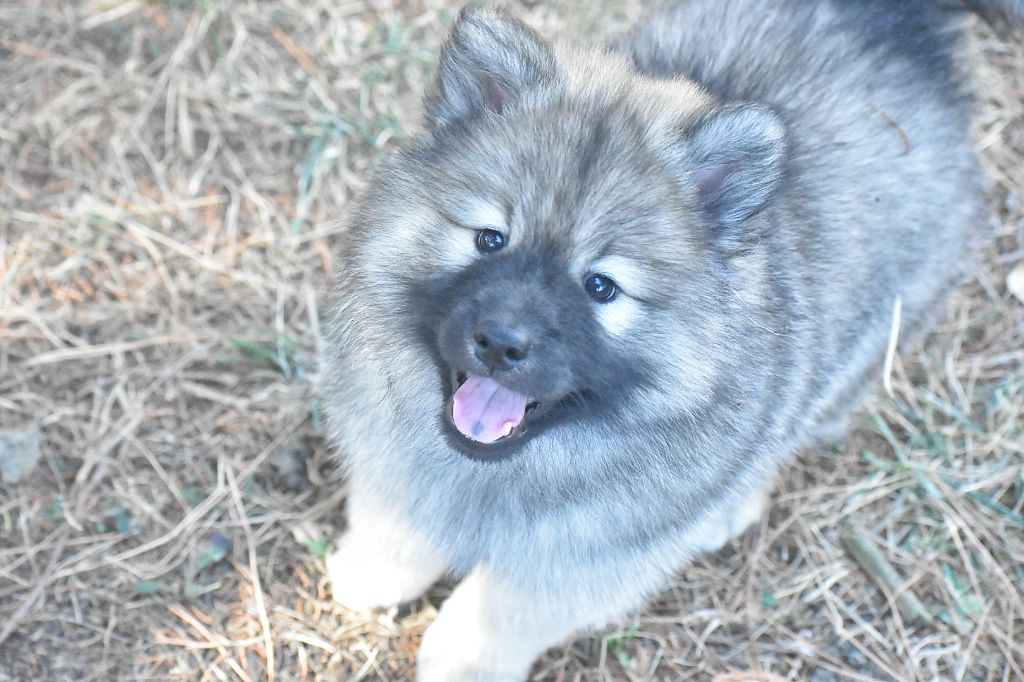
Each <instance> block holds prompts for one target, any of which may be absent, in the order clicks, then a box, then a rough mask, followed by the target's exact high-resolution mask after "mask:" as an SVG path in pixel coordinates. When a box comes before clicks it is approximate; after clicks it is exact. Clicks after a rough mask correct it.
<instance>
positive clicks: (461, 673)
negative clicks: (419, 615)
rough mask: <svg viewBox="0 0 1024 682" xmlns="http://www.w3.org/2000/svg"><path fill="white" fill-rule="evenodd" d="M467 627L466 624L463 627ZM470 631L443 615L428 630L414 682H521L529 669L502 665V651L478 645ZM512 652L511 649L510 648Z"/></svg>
mask: <svg viewBox="0 0 1024 682" xmlns="http://www.w3.org/2000/svg"><path fill="white" fill-rule="evenodd" d="M466 625H467V626H468V623H466ZM475 630H476V628H473V627H460V626H459V625H458V624H456V623H454V622H452V621H450V620H448V619H446V618H445V617H444V613H443V612H442V615H441V616H440V617H439V618H438V620H437V621H435V622H434V624H433V625H431V626H430V627H429V628H427V632H426V634H425V635H424V636H423V642H422V644H420V653H419V656H418V658H417V661H416V680H417V682H523V681H524V680H526V677H527V675H528V674H529V672H530V665H529V664H526V665H525V666H524V665H522V664H520V665H519V666H518V667H515V666H511V669H510V665H509V663H511V662H510V661H502V660H501V659H502V658H504V657H505V654H506V652H505V651H504V648H505V647H502V646H500V645H499V646H494V643H493V642H492V643H490V644H488V643H487V642H485V641H481V638H480V637H479V632H478V631H475ZM513 648H514V647H513Z"/></svg>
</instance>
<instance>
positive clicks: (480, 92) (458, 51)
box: [426, 7, 555, 128]
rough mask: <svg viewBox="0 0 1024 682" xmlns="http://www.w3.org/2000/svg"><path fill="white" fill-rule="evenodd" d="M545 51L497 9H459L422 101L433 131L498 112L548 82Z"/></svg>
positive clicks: (549, 60) (550, 60)
mask: <svg viewBox="0 0 1024 682" xmlns="http://www.w3.org/2000/svg"><path fill="white" fill-rule="evenodd" d="M554 73H555V60H554V56H553V55H552V53H551V48H550V47H548V45H547V44H546V43H545V42H544V40H543V39H542V38H541V37H540V36H539V35H537V33H536V32H535V31H534V30H533V29H531V28H530V27H529V26H527V25H526V24H524V23H523V22H521V21H519V20H518V19H515V18H514V17H512V16H511V15H509V14H508V13H507V12H505V11H503V10H494V9H471V8H469V7H467V8H465V9H463V10H462V12H461V13H460V14H459V19H458V21H456V22H455V26H454V27H453V28H452V32H451V34H450V35H449V36H448V39H447V40H446V41H445V43H444V47H442V48H441V63H440V65H439V67H438V76H437V81H436V82H435V84H434V87H433V89H432V90H431V91H430V92H429V93H428V95H427V98H426V108H427V120H428V122H429V123H430V125H431V127H433V128H443V127H445V126H449V125H451V124H453V123H456V122H464V121H467V120H469V119H472V118H474V117H478V116H482V115H484V114H486V113H487V112H495V113H501V112H502V111H504V110H505V109H507V108H508V107H509V106H511V105H512V104H513V103H514V102H515V101H517V100H518V99H519V98H520V97H522V96H523V95H524V94H525V93H526V92H528V91H529V90H531V89H533V88H535V87H537V86H538V85H539V84H540V83H542V82H544V81H545V80H547V79H549V78H551V77H553V75H554Z"/></svg>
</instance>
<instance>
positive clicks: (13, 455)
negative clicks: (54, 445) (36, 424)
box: [0, 429, 42, 483]
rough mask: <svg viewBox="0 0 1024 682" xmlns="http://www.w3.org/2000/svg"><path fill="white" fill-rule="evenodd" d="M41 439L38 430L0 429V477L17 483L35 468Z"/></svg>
mask: <svg viewBox="0 0 1024 682" xmlns="http://www.w3.org/2000/svg"><path fill="white" fill-rule="evenodd" d="M41 444H42V437H41V436H40V434H39V429H28V430H15V429H0V475H2V477H3V480H5V481H6V482H8V483H17V482H18V481H20V480H22V479H23V478H25V477H26V476H28V475H29V474H30V473H32V470H33V469H35V468H36V463H37V462H38V461H39V451H40V445H41Z"/></svg>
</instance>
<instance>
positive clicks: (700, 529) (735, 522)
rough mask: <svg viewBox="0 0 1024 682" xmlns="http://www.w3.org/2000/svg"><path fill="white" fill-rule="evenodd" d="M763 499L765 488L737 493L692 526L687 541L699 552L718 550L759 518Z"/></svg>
mask: <svg viewBox="0 0 1024 682" xmlns="http://www.w3.org/2000/svg"><path fill="white" fill-rule="evenodd" d="M767 501H768V489H767V488H764V489H761V490H754V491H751V492H750V493H748V494H745V495H740V496H739V497H738V498H736V500H735V501H734V502H732V503H729V504H726V505H725V506H724V507H722V508H721V509H718V510H716V511H715V512H713V513H711V514H710V515H709V516H708V517H707V518H705V519H704V520H703V521H701V522H700V523H698V524H697V525H696V526H694V527H693V530H691V531H690V537H689V538H688V541H689V543H690V545H691V546H693V547H694V548H695V549H697V550H698V551H699V552H702V553H710V552H716V551H718V550H719V549H721V548H722V547H724V546H725V545H726V544H727V543H728V542H729V541H731V540H733V539H735V538H738V537H739V536H740V535H743V533H744V531H746V530H747V528H750V526H752V525H753V524H754V523H756V522H757V521H758V520H759V519H760V518H761V514H763V513H764V508H765V504H766V502H767Z"/></svg>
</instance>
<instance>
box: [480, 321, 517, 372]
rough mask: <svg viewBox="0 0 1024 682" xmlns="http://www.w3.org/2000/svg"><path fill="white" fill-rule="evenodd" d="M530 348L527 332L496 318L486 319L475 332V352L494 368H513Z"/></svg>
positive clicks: (483, 361)
mask: <svg viewBox="0 0 1024 682" xmlns="http://www.w3.org/2000/svg"><path fill="white" fill-rule="evenodd" d="M529 349H530V340H529V338H528V337H527V335H526V332H525V331H523V330H522V329H517V328H516V327H513V326H510V325H507V324H502V323H501V322H497V321H495V320H484V321H483V322H481V323H480V324H478V325H477V327H476V331H474V332H473V353H474V354H475V355H476V357H477V358H479V360H480V362H482V363H484V364H485V365H487V366H488V367H490V368H491V369H492V370H494V369H512V368H513V367H515V366H516V365H518V364H519V363H521V362H522V361H523V360H525V359H526V354H527V352H528V351H529Z"/></svg>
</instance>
